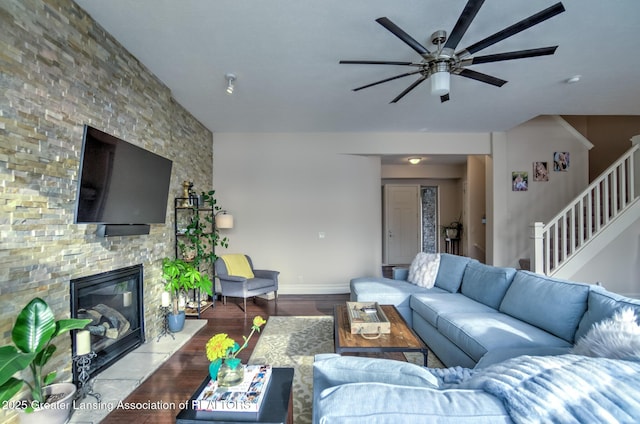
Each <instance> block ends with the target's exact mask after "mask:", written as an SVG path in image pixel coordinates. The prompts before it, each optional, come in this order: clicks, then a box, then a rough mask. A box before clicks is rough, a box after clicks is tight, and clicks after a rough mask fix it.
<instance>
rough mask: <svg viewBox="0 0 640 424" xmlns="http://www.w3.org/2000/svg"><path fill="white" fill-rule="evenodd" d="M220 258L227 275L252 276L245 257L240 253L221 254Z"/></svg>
mask: <svg viewBox="0 0 640 424" xmlns="http://www.w3.org/2000/svg"><path fill="white" fill-rule="evenodd" d="M221 257H222V260H223V261H224V264H225V265H226V266H227V272H228V273H229V275H236V276H239V277H244V278H254V277H255V275H253V271H252V270H251V267H250V266H249V261H248V260H247V257H246V256H244V255H243V254H241V253H232V254H229V255H222V256H221Z"/></svg>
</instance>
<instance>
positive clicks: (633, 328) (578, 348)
mask: <svg viewBox="0 0 640 424" xmlns="http://www.w3.org/2000/svg"><path fill="white" fill-rule="evenodd" d="M571 353H574V354H576V355H584V356H592V357H602V358H611V359H627V360H636V361H637V360H640V325H638V323H637V322H636V314H635V311H634V310H633V309H631V308H624V309H620V310H619V311H618V312H616V313H615V314H614V315H613V317H611V318H610V319H607V320H604V321H600V322H597V323H595V324H593V327H591V330H589V332H587V334H585V335H584V336H583V337H582V338H581V339H580V340H578V342H577V343H576V345H575V346H574V347H573V349H572V350H571Z"/></svg>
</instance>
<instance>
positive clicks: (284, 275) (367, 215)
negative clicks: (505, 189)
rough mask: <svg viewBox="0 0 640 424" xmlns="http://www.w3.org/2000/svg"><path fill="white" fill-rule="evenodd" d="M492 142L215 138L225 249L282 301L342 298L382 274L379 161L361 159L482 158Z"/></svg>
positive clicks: (483, 137)
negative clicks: (270, 281)
mask: <svg viewBox="0 0 640 424" xmlns="http://www.w3.org/2000/svg"><path fill="white" fill-rule="evenodd" d="M489 141H490V137H489V136H488V135H487V134H426V133H424V134H423V133H418V134H413V133H411V134H397V133H394V134H383V133H377V134H368V133H365V134H363V133H339V134H336V133H313V134H311V133H309V134H266V133H258V134H255V133H245V134H227V133H218V134H214V155H213V156H214V158H213V170H214V175H213V187H214V189H215V190H216V196H217V199H218V204H219V205H220V206H222V207H223V208H224V209H227V210H228V211H229V213H232V214H233V216H234V220H235V227H234V228H233V229H231V230H222V231H223V235H226V236H228V237H229V239H230V246H229V249H228V251H229V252H243V253H247V254H249V255H250V256H251V257H252V259H253V260H254V262H255V265H256V267H258V268H271V269H277V270H279V271H280V272H281V274H280V282H281V288H280V293H283V294H287V293H291V294H293V293H344V292H348V291H349V280H350V279H351V278H354V277H359V276H365V275H377V276H379V275H381V273H382V272H381V264H382V262H381V251H382V245H381V244H382V242H381V239H382V233H381V231H382V230H381V227H382V225H381V222H382V221H381V220H382V218H381V190H380V184H381V167H380V160H379V158H378V157H376V156H374V157H371V156H358V155H376V154H403V153H416V154H420V153H425V154H426V153H429V152H433V151H437V152H438V153H441V154H460V153H462V152H465V151H469V150H471V151H472V152H473V153H476V154H488V153H489V149H490V142H489ZM320 232H323V233H324V234H325V238H323V239H320V238H319V237H318V235H319V233H320ZM218 253H222V252H220V251H218Z"/></svg>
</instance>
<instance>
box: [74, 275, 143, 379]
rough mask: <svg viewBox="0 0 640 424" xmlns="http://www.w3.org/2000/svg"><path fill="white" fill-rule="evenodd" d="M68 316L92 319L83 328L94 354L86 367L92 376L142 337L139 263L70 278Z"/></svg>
mask: <svg viewBox="0 0 640 424" xmlns="http://www.w3.org/2000/svg"><path fill="white" fill-rule="evenodd" d="M71 316H72V317H73V318H89V319H91V320H92V322H91V323H90V324H89V325H88V326H87V327H86V329H87V330H89V332H90V334H91V350H92V351H93V352H94V353H95V354H96V357H95V358H94V359H93V361H92V362H91V367H90V369H89V374H90V375H91V376H92V377H94V376H95V375H97V374H99V373H100V372H101V371H103V370H105V369H106V368H108V367H109V366H111V365H112V364H113V363H114V362H116V361H117V360H118V359H120V358H121V357H122V356H123V355H125V354H126V353H128V352H130V351H132V350H133V349H135V348H136V347H138V346H140V345H141V344H142V343H144V341H145V336H144V303H143V267H142V264H138V265H134V266H130V267H127V268H121V269H118V270H114V271H108V272H103V273H100V274H96V275H91V276H88V277H82V278H77V279H73V280H71ZM75 350H76V347H75V339H73V351H74V352H75ZM76 368H77V367H76V365H75V363H74V367H73V380H74V382H75V383H76V384H77V383H78V370H77V369H76Z"/></svg>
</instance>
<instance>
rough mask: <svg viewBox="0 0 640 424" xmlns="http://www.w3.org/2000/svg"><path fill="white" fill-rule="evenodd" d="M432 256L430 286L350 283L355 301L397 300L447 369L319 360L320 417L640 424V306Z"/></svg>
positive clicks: (398, 277)
mask: <svg viewBox="0 0 640 424" xmlns="http://www.w3.org/2000/svg"><path fill="white" fill-rule="evenodd" d="M439 260H440V262H439V267H438V271H437V275H436V277H435V283H434V284H435V285H434V286H433V287H432V288H424V287H420V286H418V285H416V284H412V283H410V282H408V281H406V277H407V270H396V271H395V272H394V278H356V279H353V280H352V281H351V300H353V301H362V302H371V301H375V302H379V303H381V304H393V305H396V307H397V308H398V310H399V311H400V313H401V314H402V315H403V317H404V318H405V320H406V321H407V323H408V324H409V325H410V326H411V327H412V328H413V329H414V330H415V331H416V333H417V334H418V335H419V336H420V337H421V338H423V339H424V341H425V343H426V344H427V345H428V346H429V348H430V349H431V350H432V351H433V352H435V354H436V355H437V356H438V357H439V358H440V360H441V361H442V362H443V363H444V364H445V365H447V367H449V368H445V369H429V368H423V367H420V366H417V365H414V364H411V363H404V362H400V361H392V360H385V359H377V358H365V357H348V356H344V357H341V356H339V355H336V354H324V355H318V356H317V357H316V360H315V363H314V381H313V391H314V394H313V422H314V423H315V424H329V423H360V422H368V423H376V424H378V423H390V424H391V423H392V424H396V423H400V422H401V423H416V424H417V423H425V422H429V423H455V424H461V423H491V424H493V423H514V422H515V423H542V422H557V423H586V422H589V423H600V422H611V423H613V422H615V423H637V422H640V326H639V325H638V317H640V301H638V300H635V299H631V298H627V297H623V296H620V295H617V294H614V293H611V292H608V291H606V290H605V289H603V288H602V287H599V286H593V285H588V284H581V283H575V282H570V281H564V280H559V279H555V278H549V277H545V276H542V275H537V274H534V273H531V272H526V271H520V270H515V269H513V268H501V267H493V266H488V265H484V264H481V263H479V262H477V261H475V260H472V259H470V258H465V257H461V256H453V255H447V254H442V255H441V256H440V258H439ZM596 323H597V325H595V326H594V324H596ZM585 335H586V336H585ZM576 340H579V342H578V344H577V345H575V342H576ZM612 340H613V341H612Z"/></svg>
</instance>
